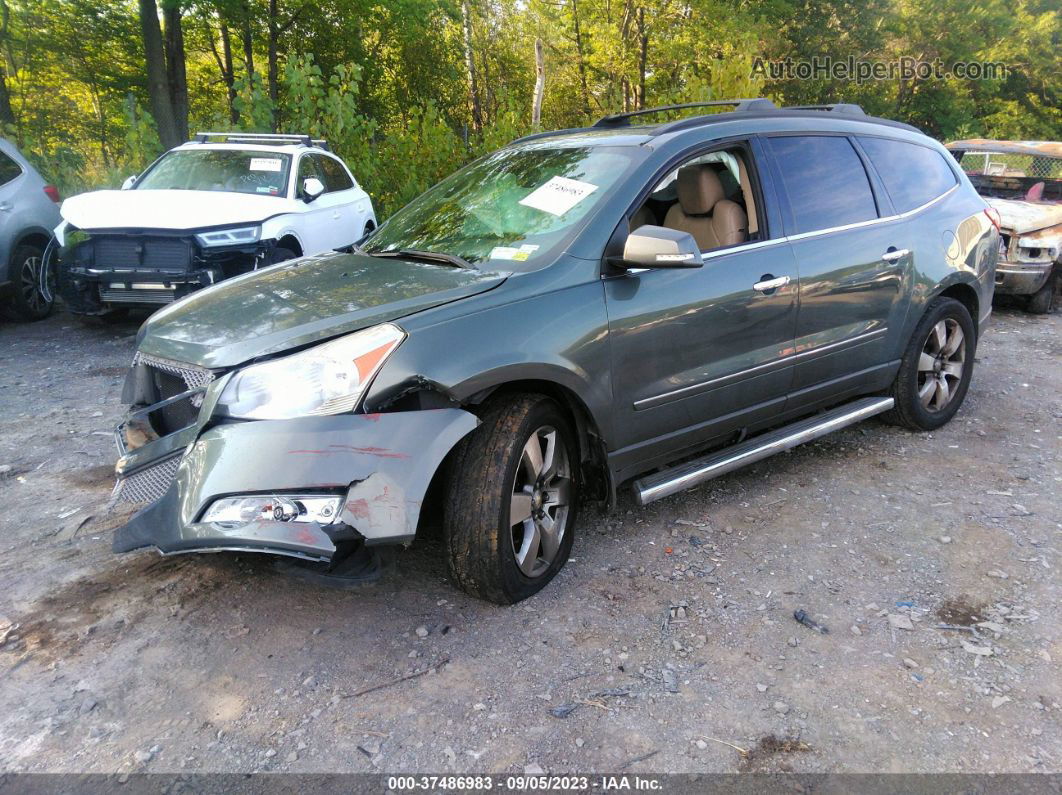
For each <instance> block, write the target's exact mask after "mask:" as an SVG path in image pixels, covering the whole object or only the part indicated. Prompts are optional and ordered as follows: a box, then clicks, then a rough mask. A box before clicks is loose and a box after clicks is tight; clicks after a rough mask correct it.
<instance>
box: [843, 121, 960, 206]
mask: <svg viewBox="0 0 1062 795" xmlns="http://www.w3.org/2000/svg"><path fill="white" fill-rule="evenodd" d="M859 143H860V145H861V146H862V147H863V150H864V151H865V152H866V153H867V156H868V157H869V158H870V162H871V163H873V164H874V168H876V169H877V170H878V174H879V175H880V176H881V181H882V182H884V183H885V190H887V191H888V192H889V198H890V199H892V205H893V208H894V209H895V210H896V212H898V213H905V212H907V211H908V210H913V209H914V208H915V207H921V206H922V205H923V204H925V203H926V202H928V201H932V200H933V199H935V198H937V196H939V195H940V194H942V193H944V192H945V191H946V190H948V189H949V188H951V187H952V186H953V185H955V181H956V180H955V174H954V173H953V172H952V170H951V168H949V167H948V163H947V161H946V160H945V159H944V156H943V155H941V154H940V152H937V151H935V150H933V149H929V148H928V147H925V146H919V145H918V144H909V143H905V142H904V141H890V140H888V139H886V138H860V139H859Z"/></svg>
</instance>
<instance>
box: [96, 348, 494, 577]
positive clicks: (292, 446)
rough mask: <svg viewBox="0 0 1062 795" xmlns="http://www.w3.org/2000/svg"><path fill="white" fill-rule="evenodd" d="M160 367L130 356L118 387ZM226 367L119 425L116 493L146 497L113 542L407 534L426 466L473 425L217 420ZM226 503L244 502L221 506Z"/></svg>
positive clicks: (425, 415) (367, 419) (253, 547)
mask: <svg viewBox="0 0 1062 795" xmlns="http://www.w3.org/2000/svg"><path fill="white" fill-rule="evenodd" d="M163 364H166V363H164V362H163ZM158 366H159V362H158V361H157V360H156V361H154V362H152V363H151V364H145V363H144V362H140V363H138V366H136V367H134V370H133V371H132V374H131V375H130V378H129V380H128V381H127V390H128V391H129V392H131V393H136V392H140V393H141V394H143V391H144V390H150V389H151V388H152V385H153V382H157V381H158V380H159V379H158V378H157V373H158ZM206 372H209V371H206ZM229 377H230V376H228V375H222V376H221V377H220V378H212V379H211V380H210V381H209V382H208V383H207V384H205V385H199V386H194V387H193V388H192V389H189V390H186V391H184V392H180V393H177V394H174V395H171V396H170V397H168V398H167V397H163V398H162V400H160V401H159V402H158V403H155V404H153V405H151V406H147V407H146V408H144V409H141V410H139V411H136V412H134V413H133V414H132V415H131V417H130V419H129V420H127V421H126V422H125V423H123V425H122V426H121V427H120V428H119V429H118V440H119V447H120V448H122V450H123V452H124V454H123V456H122V457H121V459H120V460H119V462H118V465H117V467H116V471H117V475H118V483H117V484H116V487H115V496H116V499H121V500H129V501H136V502H145V501H150V502H151V504H150V505H148V506H147V507H146V508H144V509H142V510H141V511H140V512H139V513H137V514H136V515H135V516H133V517H132V518H131V519H130V520H129V522H127V523H126V524H125V525H124V526H122V527H121V528H119V529H118V530H117V531H116V533H115V537H114V551H116V552H127V551H130V550H133V549H139V548H142V547H156V548H157V549H159V550H160V551H161V552H163V553H167V554H168V553H180V552H211V551H220V550H242V551H257V552H268V553H274V554H281V555H291V556H295V557H301V558H306V559H311V560H330V559H331V558H332V556H333V554H334V553H335V552H336V547H337V544H340V543H342V542H345V541H364V542H365V543H366V544H395V543H404V542H408V541H410V540H412V539H413V537H414V535H415V533H416V529H417V524H418V521H419V518H420V508H421V504H422V503H423V500H424V497H425V494H426V492H427V490H428V486H429V484H430V483H431V480H432V477H433V476H434V474H435V472H436V471H437V470H438V468H439V466H440V464H442V462H443V459H444V458H445V457H446V455H447V454H448V453H449V452H450V450H451V449H453V447H454V446H455V445H456V444H457V443H458V442H459V441H460V440H461V439H462V438H463V437H464V436H465V435H466V434H468V433H469V432H470V431H472V430H473V429H474V428H475V427H476V425H477V424H478V419H477V418H476V417H475V415H473V414H470V413H468V412H466V411H462V410H461V409H438V410H428V411H406V412H394V413H387V414H339V415H331V416H315V417H300V418H296V419H287V420H251V421H220V422H219V421H216V420H214V419H212V416H213V410H214V407H215V406H216V403H217V400H218V397H219V395H220V394H221V392H222V391H223V389H224V386H225V383H226V382H227V380H228V378H229ZM177 378H179V379H180V380H181V381H184V382H185V385H187V380H186V379H185V378H184V376H182V375H178V376H177ZM155 395H156V396H157V397H162V395H161V394H160V393H159V392H158V391H156V392H155ZM194 401H198V403H199V406H198V409H197V410H196V412H195V419H194V421H193V422H192V423H190V424H188V425H185V426H184V427H180V428H173V427H172V425H173V424H179V418H180V417H181V416H184V417H187V416H188V415H187V414H184V415H181V414H180V413H179V412H180V411H186V410H187V409H185V408H180V404H182V403H185V402H188V403H192V402H194ZM164 412H165V413H166V415H167V416H168V417H169V420H168V421H169V422H170V423H171V424H169V425H167V424H166V422H167V419H166V416H164ZM160 430H161V431H164V432H165V433H164V434H162V433H159V431H160ZM232 505H236V506H240V505H243V506H244V508H245V509H244V511H243V513H240V512H239V511H238V510H236V509H233V510H229V511H228V513H226V511H225V510H222V509H223V508H225V507H226V506H232ZM247 506H250V510H247ZM211 516H216V517H219V518H218V520H212V519H211Z"/></svg>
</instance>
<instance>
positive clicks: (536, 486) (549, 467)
mask: <svg viewBox="0 0 1062 795" xmlns="http://www.w3.org/2000/svg"><path fill="white" fill-rule="evenodd" d="M570 498H571V469H570V463H569V461H568V448H567V446H566V445H565V443H564V440H563V439H562V438H561V436H560V433H559V432H558V431H557V429H556V428H554V427H553V426H551V425H543V426H542V427H540V428H538V429H537V430H536V431H535V432H534V433H532V434H531V436H530V437H529V438H528V440H527V443H526V444H525V445H524V448H523V450H522V451H521V453H520V465H519V466H518V467H517V470H516V478H515V480H514V482H513V491H512V496H511V497H510V500H509V525H510V538H511V541H512V545H513V554H514V555H515V557H516V565H517V566H519V568H520V571H521V572H523V573H524V575H525V576H527V577H532V578H534V577H539V576H541V575H542V574H544V573H545V572H546V570H548V569H549V567H550V566H551V565H552V564H553V561H554V560H555V559H556V557H557V552H558V551H559V550H560V547H561V542H562V540H563V539H564V533H565V532H566V530H567V525H568V506H569V502H570Z"/></svg>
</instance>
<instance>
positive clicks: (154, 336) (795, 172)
mask: <svg viewBox="0 0 1062 795" xmlns="http://www.w3.org/2000/svg"><path fill="white" fill-rule="evenodd" d="M683 107H685V106H683ZM678 109H681V108H677V109H676V108H665V109H663V110H664V111H665V112H670V111H673V110H678ZM707 109H708V114H707V115H702V116H694V117H690V118H681V119H677V120H674V121H664V122H660V123H642V116H643V115H647V114H649V113H660V112H661V109H654V110H651V111H644V112H636V113H629V114H620V115H618V116H611V117H606V118H604V119H602V120H600V121H599V122H597V124H595V125H594V126H593V127H590V128H585V129H577V130H566V131H561V132H554V133H541V134H537V135H533V136H530V137H527V138H523V139H520V140H518V141H515V142H513V143H512V144H510V145H509V146H507V147H505V148H503V149H500V150H498V151H496V152H494V153H492V154H489V155H486V156H484V157H482V158H480V159H479V160H477V161H475V162H474V163H472V164H470V165H469V166H467V167H465V168H463V169H462V170H460V171H458V172H456V173H455V174H453V175H451V176H450V177H448V178H447V179H445V180H443V181H442V182H441V183H439V184H438V185H436V186H435V187H433V188H431V189H430V190H428V191H427V192H426V193H424V194H422V195H421V196H420V197H419V198H417V199H415V200H414V201H413V202H411V203H410V204H409V205H407V206H406V207H404V208H403V209H401V210H400V211H398V212H397V213H396V214H395V215H393V216H391V217H390V218H389V219H388V220H387V221H386V222H385V223H384V224H383V225H382V226H381V227H380V228H379V229H378V230H377V231H376V232H375V233H374V234H372V235H370V236H369V237H368V238H367V239H366V240H365V241H363V243H362V244H361V245H360V246H359V245H353V246H349V247H348V248H347V249H345V250H343V251H337V252H332V253H329V254H326V255H322V256H315V257H304V258H301V259H295V260H291V261H288V262H283V263H280V264H277V265H273V266H270V267H266V268H262V269H259V270H258V271H257V272H254V273H248V274H244V275H242V276H237V277H236V278H233V279H230V280H228V281H225V282H222V283H220V284H217V285H215V286H213V287H210V288H208V289H206V290H202V291H199V292H196V293H192V294H191V295H188V296H187V297H185V298H183V299H182V300H180V301H178V302H176V303H174V304H171V305H170V306H167V307H165V308H163V309H161V310H160V311H159V312H157V313H156V314H155V315H153V316H152V317H151V318H149V319H148V321H147V322H146V323H145V324H144V325H143V326H142V328H141V329H140V332H139V333H138V336H137V350H136V353H135V358H134V360H133V367H132V368H131V370H130V372H129V375H128V377H127V380H126V384H125V391H124V399H125V400H126V401H127V402H128V403H129V404H130V406H131V413H130V415H129V418H128V419H127V420H126V421H125V422H124V423H123V424H122V425H121V426H120V427H119V428H118V429H117V438H118V444H119V447H120V451H121V456H120V458H119V460H118V463H117V467H116V471H117V477H118V482H117V484H116V487H115V496H116V499H119V500H128V501H131V502H135V503H140V504H146V507H144V508H143V509H142V510H140V511H139V512H138V513H137V514H135V515H134V516H133V517H132V518H131V519H129V520H128V521H127V522H126V523H125V524H124V525H123V526H121V527H120V528H119V529H118V530H117V531H116V532H115V538H114V549H115V551H117V552H127V551H130V550H134V549H140V548H145V547H147V548H155V549H157V550H159V551H161V552H163V553H164V554H175V553H183V552H212V551H218V550H245V551H246V550H250V551H257V552H265V553H272V554H277V555H284V556H291V557H294V558H298V559H300V560H299V561H296V562H295V563H294V564H293V565H295V566H303V567H304V568H302V569H299V570H300V571H302V572H307V571H312V572H313V573H314V574H315V575H320V576H334V577H343V576H346V575H347V574H350V573H358V574H359V576H360V575H361V574H366V576H368V574H367V573H368V572H371V571H373V570H374V566H375V563H374V555H375V552H374V551H375V550H377V549H379V548H380V547H381V546H385V545H402V544H408V543H409V542H411V541H413V540H414V538H416V536H417V533H418V528H420V527H421V526H422V525H423V524H424V523H425V522H433V521H435V520H438V521H439V522H440V523H441V525H442V528H443V531H444V536H445V557H446V560H447V562H448V564H449V570H450V573H451V575H452V577H453V579H454V581H455V582H456V584H457V585H458V586H460V587H461V588H463V589H464V590H466V591H468V592H469V593H471V594H474V595H477V596H479V597H482V598H484V599H488V600H491V601H494V602H497V603H501V604H511V603H513V602H517V601H519V600H521V599H524V598H526V597H528V596H530V595H531V594H534V593H535V592H537V591H538V590H539V589H541V588H542V587H543V586H545V585H546V583H548V582H549V581H550V580H551V579H552V578H553V577H554V576H555V575H556V574H557V573H558V572H559V571H560V570H561V568H562V567H563V566H564V564H565V562H566V561H567V560H568V557H569V553H570V551H571V549H572V543H573V538H574V534H575V530H576V518H577V512H578V510H579V507H580V504H581V503H582V502H584V501H586V500H595V501H601V502H603V503H605V504H607V505H613V504H615V501H616V495H617V491H618V489H619V488H620V487H621V486H623V485H624V484H629V486H630V488H631V491H632V493H633V496H634V499H635V500H636V501H637V502H638V503H639V504H647V503H649V502H652V501H654V500H658V499H662V498H666V497H668V496H669V495H672V494H675V493H677V492H678V491H680V490H682V489H685V488H688V487H690V486H694V485H696V484H698V483H702V482H704V481H706V480H708V479H709V478H712V477H716V476H717V475H720V474H723V473H725V472H729V471H732V470H733V469H735V468H737V467H740V466H743V465H745V464H749V463H752V462H754V461H759V460H761V459H763V458H765V457H767V456H769V455H771V454H773V453H776V452H779V451H782V450H787V449H789V448H791V447H793V446H795V445H797V444H800V443H803V442H807V441H809V440H812V439H816V438H818V437H820V436H823V435H824V434H826V433H829V432H831V431H833V430H836V429H839V428H843V427H846V426H848V425H852V424H853V423H856V422H859V421H861V420H863V419H866V418H868V417H872V416H875V415H881V416H883V417H885V418H886V419H888V420H889V421H890V422H893V423H896V424H898V425H902V426H904V427H907V428H912V429H916V430H931V429H934V428H938V427H940V426H942V425H943V424H944V423H946V422H948V421H949V420H950V419H951V418H952V417H953V416H955V414H956V412H958V411H959V408H960V406H961V405H962V402H963V398H964V397H965V394H966V391H967V388H968V387H969V384H970V379H971V377H972V374H973V367H974V354H975V351H976V345H977V339H978V335H979V333H980V330H981V328H982V326H983V324H984V322H985V321H986V319H987V318H988V316H989V313H990V311H991V300H992V289H993V282H994V275H993V272H994V267H995V262H996V257H997V254H998V251H999V234H998V229H997V227H996V224H995V219H994V216H993V214H992V213H991V211H990V210H989V209H988V208H987V206H986V204H985V202H984V200H983V199H982V198H981V197H980V196H978V195H977V193H976V191H974V189H973V187H972V186H971V185H970V182H969V180H968V179H967V178H966V176H965V175H964V174H963V173H962V171H961V170H960V169H959V168H958V166H957V164H956V162H955V161H954V159H953V158H951V157H950V156H949V155H948V153H947V151H946V150H945V149H944V148H943V147H942V146H941V145H940V144H938V143H936V142H934V141H932V140H931V139H929V138H927V137H926V136H925V135H923V134H922V133H920V132H919V131H918V130H916V129H915V128H913V127H909V126H907V125H904V124H899V123H896V122H890V121H886V120H882V119H875V118H872V117H869V116H867V115H866V114H864V113H863V111H862V110H861V109H860V108H858V107H857V106H852V105H838V106H828V107H823V108H818V109H807V108H794V109H787V108H777V107H776V106H775V105H774V104H773V103H772V102H770V101H769V100H765V99H752V100H734V101H731V102H717V103H707ZM720 110H725V111H726V112H717V111H720ZM941 477H942V478H946V477H947V475H946V473H944V474H942V475H941ZM944 485H945V482H944V480H942V482H941V487H942V488H943V487H944ZM305 567H309V568H305Z"/></svg>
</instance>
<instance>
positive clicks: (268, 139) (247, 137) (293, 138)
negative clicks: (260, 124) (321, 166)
mask: <svg viewBox="0 0 1062 795" xmlns="http://www.w3.org/2000/svg"><path fill="white" fill-rule="evenodd" d="M211 138H221V139H222V142H223V143H239V144H302V145H303V146H317V147H320V148H321V149H324V150H326V151H331V149H330V148H329V146H328V141H325V140H324V139H321V138H311V137H310V136H309V135H305V134H298V135H282V134H280V133H248V132H197V133H196V134H195V139H194V142H195V143H197V144H205V143H208V142H209V140H210V139H211Z"/></svg>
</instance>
